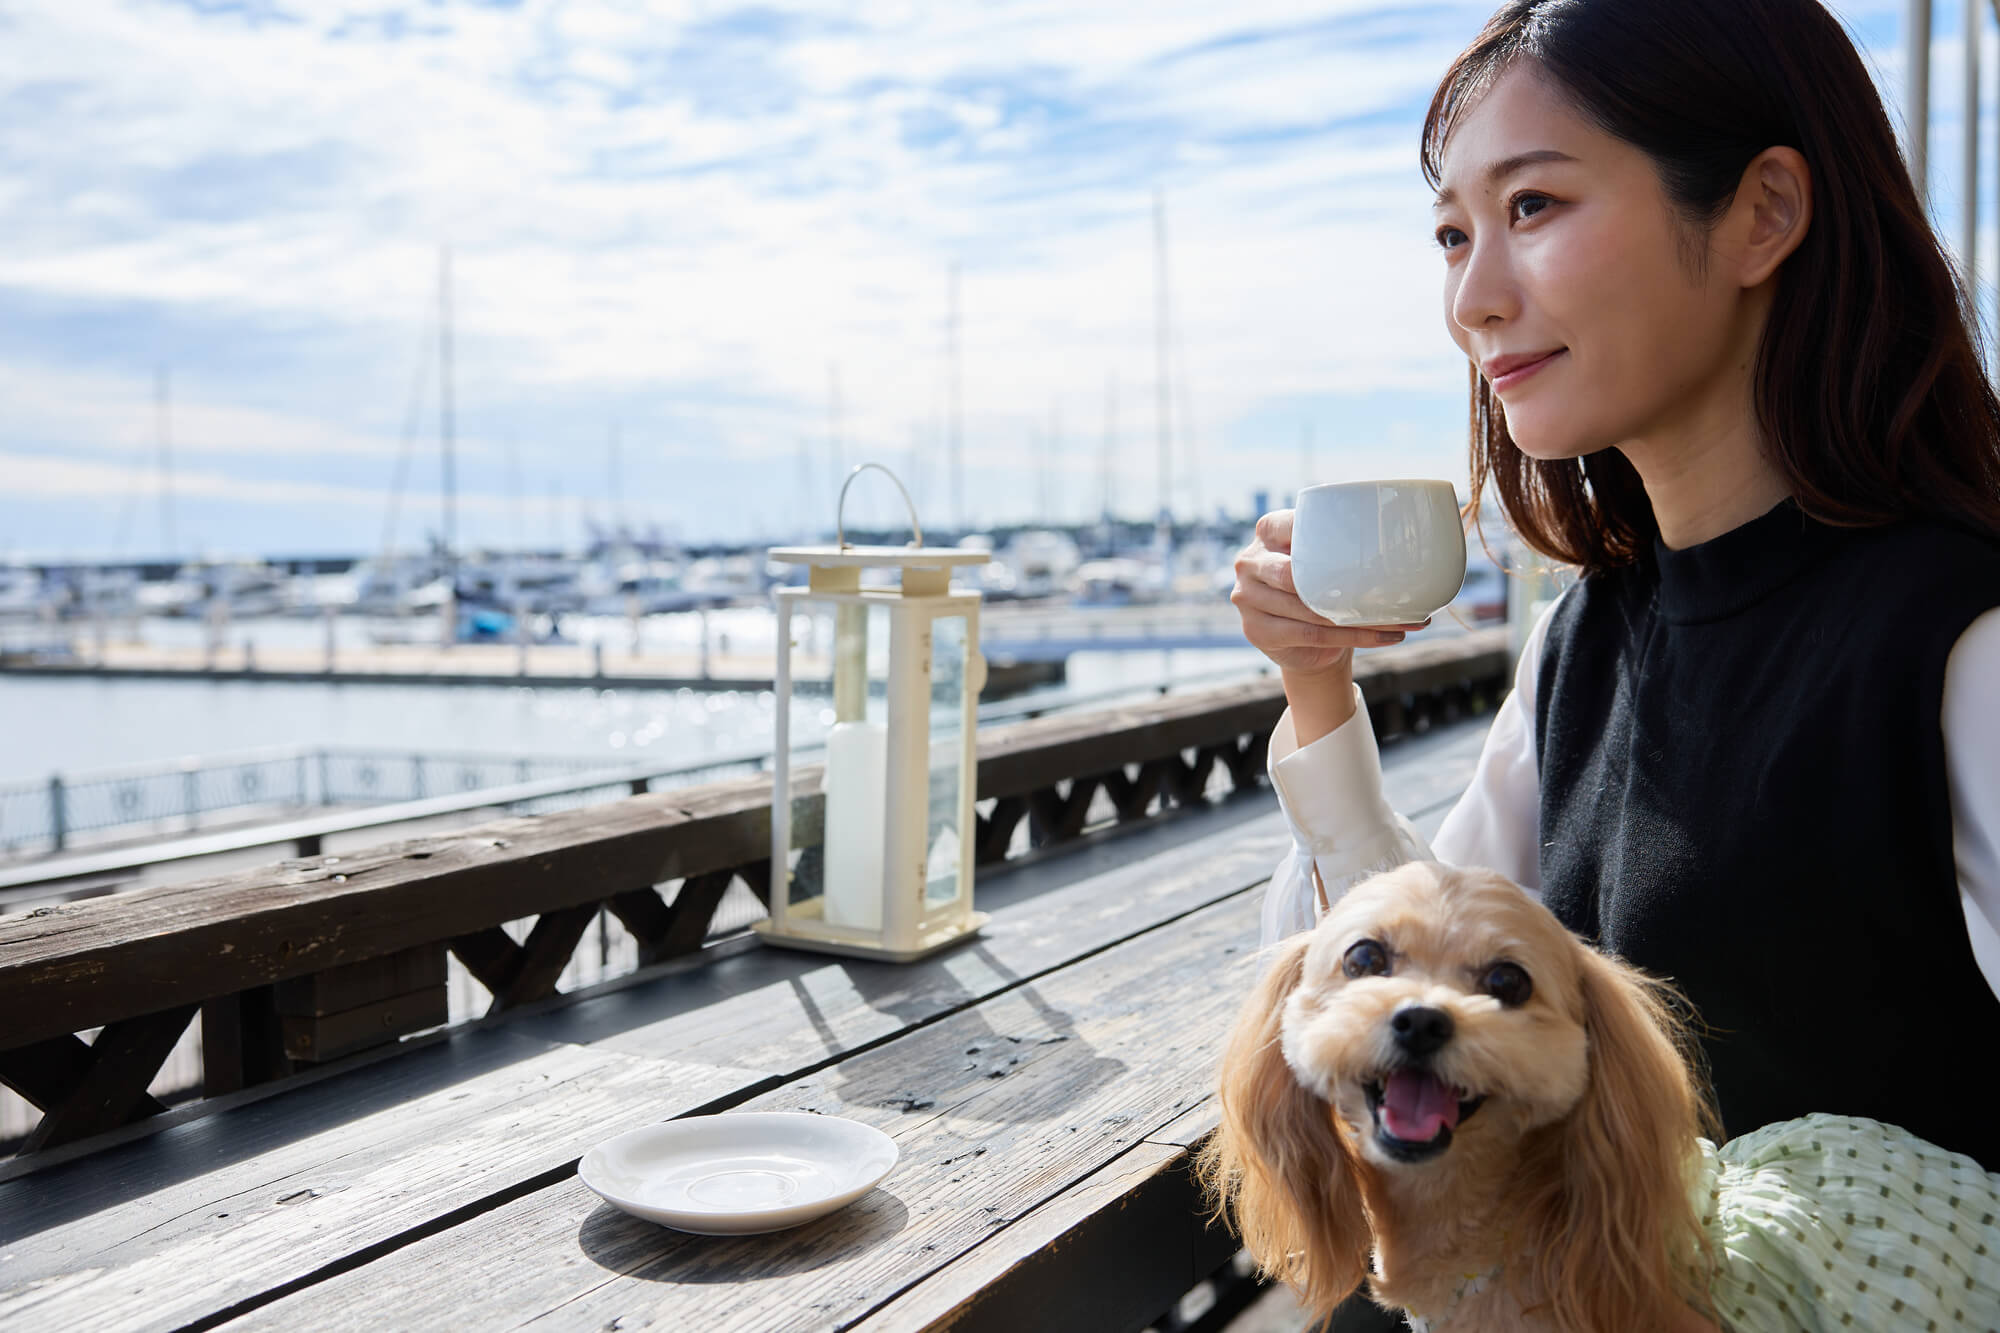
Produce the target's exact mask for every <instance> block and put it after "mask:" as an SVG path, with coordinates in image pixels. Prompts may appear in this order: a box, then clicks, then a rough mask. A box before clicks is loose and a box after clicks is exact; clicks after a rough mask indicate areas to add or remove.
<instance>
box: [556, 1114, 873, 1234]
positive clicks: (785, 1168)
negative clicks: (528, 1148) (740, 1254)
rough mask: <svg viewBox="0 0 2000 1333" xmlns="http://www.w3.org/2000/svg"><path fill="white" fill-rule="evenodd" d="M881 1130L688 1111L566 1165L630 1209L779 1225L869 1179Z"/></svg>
mask: <svg viewBox="0 0 2000 1333" xmlns="http://www.w3.org/2000/svg"><path fill="white" fill-rule="evenodd" d="M896 1156H897V1154H896V1141H895V1140H894V1139H892V1138H890V1137H889V1136H888V1135H887V1134H884V1133H883V1132H882V1131H881V1130H879V1129H875V1128H873V1127H871V1126H868V1125H864V1124H861V1123H859V1122H857V1121H853V1120H842V1119H841V1118H839V1117H838V1116H830V1115H812V1114H809V1113H807V1112H805V1111H744V1112H737V1113H731V1114H724V1115H704V1116H690V1117H688V1118H687V1119H684V1120H669V1121H668V1122H667V1123H666V1124H663V1125H648V1126H646V1127H645V1128H644V1129H635V1130H631V1131H630V1132H628V1133H624V1134H620V1135H619V1136H618V1137H617V1138H615V1139H607V1140H605V1141H604V1142H603V1143H600V1144H598V1145H597V1146H596V1147H595V1148H592V1149H591V1150H590V1151H589V1152H587V1153H585V1154H584V1155H583V1160H582V1161H581V1162H579V1163H577V1167H576V1174H577V1175H578V1176H579V1177H581V1178H582V1180H583V1183H584V1184H586V1185H588V1186H589V1187H590V1188H591V1189H592V1190H593V1191H595V1192H596V1193H597V1195H598V1196H599V1197H600V1198H602V1199H603V1200H604V1201H605V1202H606V1203H609V1204H612V1205H613V1206H615V1207H618V1208H622V1209H624V1210H625V1211H626V1212H628V1213H630V1214H632V1215H633V1216H634V1217H643V1218H645V1219H646V1220H647V1221H649V1222H658V1223H660V1224H661V1225H663V1226H670V1227H673V1228H674V1229H676V1230H678V1231H693V1232H696V1233H698V1234H700V1235H704V1236H735V1235H744V1234H747V1233H750V1232H756V1231H780V1230H783V1229H784V1228H786V1227H795V1226H798V1225H799V1224H800V1223H801V1222H810V1221H812V1220H813V1219H814V1218H816V1217H822V1216H824V1215H826V1214H827V1213H830V1212H832V1211H833V1210H834V1209H836V1208H838V1207H840V1206H841V1205H843V1204H848V1203H852V1202H853V1201H854V1200H856V1199H858V1198H860V1197H861V1196H862V1195H864V1194H866V1193H867V1192H868V1191H869V1190H871V1189H873V1188H874V1187H875V1183H876V1182H877V1181H879V1180H881V1179H882V1177H884V1176H886V1175H888V1174H889V1169H890V1168H891V1167H893V1166H895V1165H896Z"/></svg>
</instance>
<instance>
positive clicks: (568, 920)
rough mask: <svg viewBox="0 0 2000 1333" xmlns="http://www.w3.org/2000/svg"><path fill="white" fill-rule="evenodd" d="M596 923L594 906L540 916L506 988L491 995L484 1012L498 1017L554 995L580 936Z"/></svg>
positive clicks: (518, 957)
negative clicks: (520, 1006)
mask: <svg viewBox="0 0 2000 1333" xmlns="http://www.w3.org/2000/svg"><path fill="white" fill-rule="evenodd" d="M596 919H597V906H596V904H594V903H584V904H582V905H580V906H577V907H564V908H560V909H558V910H555V911H550V912H544V913H542V915H541V916H540V918H538V919H537V920H536V922H535V928H534V929H533V930H531V931H529V932H528V938H527V941H526V943H524V944H522V945H521V949H520V952H519V953H518V954H516V955H515V965H514V967H513V968H512V969H510V972H509V975H508V977H507V982H506V984H505V985H504V986H502V987H501V988H500V989H499V990H498V991H495V992H494V994H493V1004H492V1006H491V1007H490V1008H489V1009H487V1011H486V1012H487V1013H489V1014H497V1013H502V1012H504V1011H505V1010H508V1009H513V1008H515V1007H517V1006H519V1005H523V1004H532V1003H534V1002H535V1001H536V1000H542V999H547V998H548V997H549V996H551V995H553V994H555V992H556V981H557V979H558V978H560V977H561V976H562V971H563V969H564V968H565V967H567V966H569V956H570V954H572V953H574V952H575V951H576V942H577V941H578V940H580V939H582V938H583V932H584V931H585V930H587V929H589V928H590V923H591V922H592V921H594V920H596Z"/></svg>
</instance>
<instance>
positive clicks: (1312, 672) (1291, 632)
mask: <svg viewBox="0 0 2000 1333" xmlns="http://www.w3.org/2000/svg"><path fill="white" fill-rule="evenodd" d="M1229 600H1230V602H1231V603H1232V604H1233V605H1234V606H1235V607H1236V610H1237V613H1238V614H1239V615H1241V616H1242V618H1243V637H1244V638H1246V639H1248V640H1249V641H1250V646H1251V647H1253V648H1255V649H1256V650H1257V651H1258V652H1260V653H1262V654H1264V656H1266V657H1268V658H1270V659H1271V661H1272V662H1274V663H1276V664H1277V667H1278V669H1279V670H1280V671H1281V672H1282V673H1283V674H1284V680H1285V697H1286V698H1287V700H1289V701H1290V703H1291V705H1292V721H1293V726H1294V728H1295V729H1296V730H1297V732H1298V742H1299V744H1300V745H1310V744H1311V743H1312V742H1313V741H1315V740H1318V739H1319V738H1320V737H1321V736H1323V735H1325V734H1326V733H1327V732H1329V731H1331V730H1333V729H1334V728H1335V727H1337V726H1339V725H1340V724H1341V723H1342V722H1345V721H1346V720H1347V719H1348V717H1350V716H1352V714H1353V711H1354V704H1353V694H1354V689H1353V685H1354V650H1355V649H1356V648H1367V647H1374V646H1376V645H1378V644H1385V643H1399V642H1401V641H1402V638H1403V635H1404V634H1405V633H1406V632H1407V631H1409V630H1413V629H1422V628H1423V627H1424V626H1425V625H1428V624H1430V621H1428V620H1425V621H1423V622H1422V623H1420V624H1411V625H1395V626H1389V627H1386V628H1377V627H1370V628H1368V629H1343V628H1342V627H1340V626H1338V625H1335V624H1334V623H1333V622H1332V621H1330V620H1328V619H1326V618H1325V617H1324V616H1321V615H1319V614H1317V613H1316V612H1314V611H1312V610H1311V609H1309V608H1308V607H1307V606H1306V604H1305V603H1304V602H1302V601H1300V600H1299V592H1298V589H1297V588H1296V587H1294V586H1293V584H1292V511H1291V510H1289V509H1280V510H1277V511H1275V512H1274V513H1269V514H1266V515H1264V516H1263V517H1262V518H1260V519H1258V520H1257V535H1256V537H1255V538H1253V539H1252V540H1251V542H1250V544H1249V545H1248V546H1246V547H1244V548H1243V550H1242V551H1241V552H1240V553H1239V554H1238V555H1237V557H1236V587H1235V589H1234V590H1233V591H1232V592H1231V593H1230V594H1229Z"/></svg>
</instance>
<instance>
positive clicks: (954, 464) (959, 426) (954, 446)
mask: <svg viewBox="0 0 2000 1333" xmlns="http://www.w3.org/2000/svg"><path fill="white" fill-rule="evenodd" d="M944 338H945V361H946V363H947V366H946V370H947V374H948V376H949V389H950V394H951V402H950V409H951V518H952V522H953V523H955V524H956V525H957V526H958V530H959V532H960V534H961V535H962V534H963V533H964V532H965V531H966V528H967V526H968V525H967V521H966V516H965V422H964V414H963V405H962V402H961V396H960V384H959V373H958V369H959V368H958V264H957V262H956V261H954V262H953V263H952V266H951V279H950V282H949V284H948V288H947V293H946V298H945V322H944Z"/></svg>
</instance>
